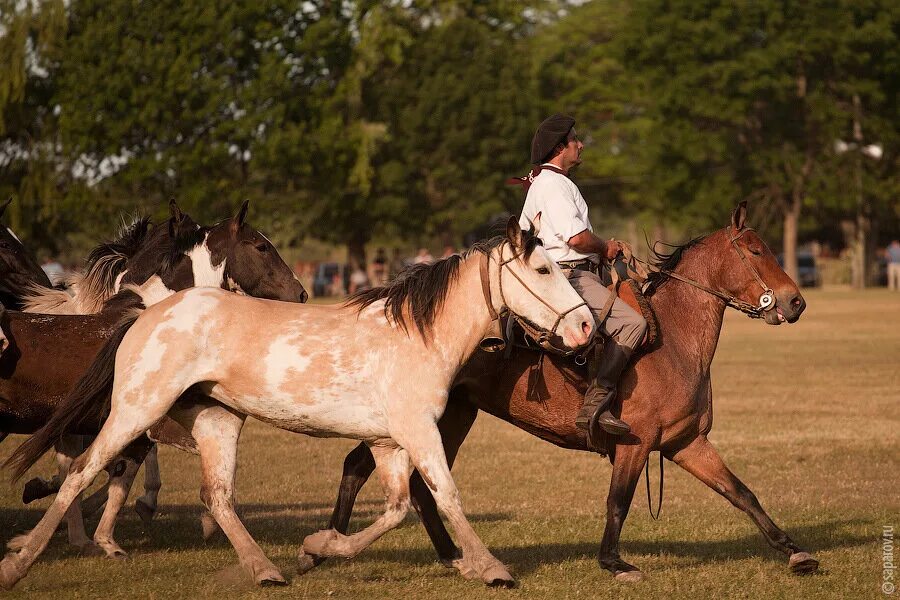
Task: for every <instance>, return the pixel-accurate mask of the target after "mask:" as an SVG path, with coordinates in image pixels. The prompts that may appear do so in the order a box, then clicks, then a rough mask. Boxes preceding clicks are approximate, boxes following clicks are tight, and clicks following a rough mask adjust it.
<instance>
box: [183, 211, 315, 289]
mask: <svg viewBox="0 0 900 600" xmlns="http://www.w3.org/2000/svg"><path fill="white" fill-rule="evenodd" d="M249 204H250V203H249V201H246V200H245V201H244V203H243V204H241V208H240V209H239V210H238V212H237V214H236V215H235V216H234V217H232V218H230V219H226V220H224V221H222V222H221V223H218V224H216V225H214V226H212V227H210V228H208V229H206V230H205V232H204V233H205V240H204V242H203V244H202V246H203V247H204V248H205V249H206V252H205V253H204V252H199V253H191V259H192V260H193V261H195V264H194V267H193V270H194V273H195V278H196V277H197V274H198V265H197V264H196V262H197V261H198V260H199V261H201V262H202V261H204V260H208V261H209V264H210V266H211V267H212V268H213V269H216V270H217V271H218V270H219V269H221V270H222V271H221V276H222V278H223V279H222V281H223V284H222V287H223V288H225V289H228V290H231V291H234V292H238V293H243V294H247V295H248V296H254V297H256V298H266V299H269V300H283V301H285V302H306V301H307V299H308V298H309V294H308V293H307V292H306V290H305V289H303V285H302V284H301V283H300V281H299V280H298V279H297V276H296V275H295V274H294V272H293V271H292V270H291V268H290V267H289V266H288V265H287V263H286V262H284V259H283V258H281V255H280V254H279V253H278V251H277V250H276V249H275V246H273V245H272V242H270V241H269V240H268V238H266V236H264V235H263V234H261V233H260V232H259V231H257V230H256V229H254V228H253V227H251V226H250V225H249V224H248V223H247V222H246V217H247V208H248V206H249ZM200 270H202V267H200ZM195 285H201V284H200V283H197V282H195Z"/></svg>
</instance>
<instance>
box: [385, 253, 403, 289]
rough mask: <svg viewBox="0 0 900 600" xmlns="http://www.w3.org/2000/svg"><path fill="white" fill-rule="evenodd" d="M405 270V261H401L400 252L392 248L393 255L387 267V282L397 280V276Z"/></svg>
mask: <svg viewBox="0 0 900 600" xmlns="http://www.w3.org/2000/svg"><path fill="white" fill-rule="evenodd" d="M405 268H406V261H405V260H403V255H402V254H401V252H400V248H394V254H393V256H391V262H390V264H389V265H388V280H389V281H393V280H394V279H396V278H397V275H399V274H400V273H402V272H403V269H405Z"/></svg>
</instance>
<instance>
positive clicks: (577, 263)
mask: <svg viewBox="0 0 900 600" xmlns="http://www.w3.org/2000/svg"><path fill="white" fill-rule="evenodd" d="M556 264H558V265H559V267H560V268H561V269H578V270H579V271H590V272H591V273H596V272H597V264H596V263H594V262H592V261H590V260H587V259H584V260H561V261H559V262H558V263H556Z"/></svg>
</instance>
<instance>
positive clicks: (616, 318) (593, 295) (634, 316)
mask: <svg viewBox="0 0 900 600" xmlns="http://www.w3.org/2000/svg"><path fill="white" fill-rule="evenodd" d="M567 276H568V277H569V283H571V284H572V287H573V288H575V291H576V292H578V293H579V294H580V295H581V297H582V298H584V301H585V302H587V305H588V307H589V308H590V309H591V312H592V313H594V319H595V320H599V318H600V312H601V311H602V310H603V307H604V306H606V301H607V300H608V299H609V296H610V294H611V293H612V292H610V291H609V290H608V289H606V286H605V285H603V281H601V279H600V277H598V276H597V275H595V274H594V273H591V272H590V271H581V270H579V269H572V270H570V271H568V273H567ZM600 331H602V332H603V333H604V334H605V335H607V336H609V337H611V338H612V339H614V340H615V341H616V342H617V343H618V344H619V345H621V346H626V347H628V348H631V349H632V350H634V349H635V348H637V345H638V344H640V343H641V340H642V339H644V333H646V331H647V321H646V320H645V319H644V317H643V316H642V315H641V314H640V313H638V312H637V311H635V310H634V309H633V308H631V307H630V306H629V305H628V304H626V303H625V301H624V300H622V299H621V298H616V300H615V302H613V305H612V310H610V311H609V317H608V318H607V319H606V321H605V322H604V323H603V325H602V327H601V329H600Z"/></svg>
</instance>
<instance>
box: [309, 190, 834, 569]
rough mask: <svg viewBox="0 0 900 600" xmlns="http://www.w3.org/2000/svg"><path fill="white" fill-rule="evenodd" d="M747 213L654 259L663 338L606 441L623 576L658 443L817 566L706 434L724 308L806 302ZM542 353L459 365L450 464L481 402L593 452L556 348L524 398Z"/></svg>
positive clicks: (364, 474)
mask: <svg viewBox="0 0 900 600" xmlns="http://www.w3.org/2000/svg"><path fill="white" fill-rule="evenodd" d="M745 217H746V205H745V203H742V204H741V205H740V206H738V208H737V209H736V210H735V211H734V214H733V215H732V223H731V225H730V226H729V227H726V228H724V229H722V230H719V231H717V232H715V233H713V234H710V235H708V236H706V237H704V238H700V239H697V240H694V241H692V242H690V243H688V244H686V245H685V246H682V247H679V248H677V249H676V250H675V251H674V252H673V253H672V254H670V255H665V256H662V257H660V261H659V264H658V265H657V266H658V267H660V268H661V269H662V270H663V271H670V272H671V273H672V274H671V275H666V274H664V273H659V274H656V275H654V276H653V279H652V280H651V286H650V291H649V292H648V296H649V300H650V303H651V306H652V308H653V310H654V312H655V313H656V315H657V319H658V322H659V331H660V336H659V339H658V340H657V342H656V343H655V344H654V346H653V347H652V348H650V349H648V351H647V352H646V353H645V354H643V355H642V356H641V357H640V358H639V359H638V360H637V361H636V362H635V363H634V364H633V365H632V366H630V367H629V368H628V369H627V370H626V372H625V374H624V375H623V378H622V381H621V383H620V398H621V405H620V409H621V416H622V418H623V419H624V420H625V421H626V422H627V423H629V424H630V425H631V427H632V432H631V434H630V435H628V436H625V437H620V438H608V439H607V447H608V454H609V459H610V461H611V462H612V465H613V472H612V480H611V481H610V487H609V495H608V496H607V514H606V530H605V532H604V534H603V541H602V542H601V545H600V553H599V556H598V558H599V562H600V565H601V566H602V567H603V568H604V569H607V570H609V571H610V572H612V573H613V574H614V575H615V576H616V579H618V580H620V581H637V580H639V579H640V578H641V577H642V575H641V572H640V571H639V570H638V569H637V568H636V567H634V566H632V565H630V564H628V563H627V562H625V561H624V560H622V559H621V558H620V556H619V536H620V534H621V532H622V526H623V524H624V522H625V518H626V517H627V515H628V508H629V507H630V505H631V500H632V497H633V495H634V490H635V486H636V485H637V482H638V479H639V478H640V474H641V469H642V468H643V467H644V465H645V463H646V462H647V459H648V456H649V454H650V452H652V451H655V450H656V451H659V452H661V453H662V455H663V456H665V457H666V458H667V459H669V460H671V461H674V462H675V463H676V464H677V465H679V466H680V467H682V468H683V469H685V470H686V471H688V472H689V473H691V474H692V475H694V476H695V477H697V478H698V479H699V480H700V481H702V482H703V483H705V484H706V485H708V486H709V487H711V488H712V489H713V490H715V491H716V492H718V493H719V494H721V495H723V496H724V497H725V498H726V499H727V500H728V501H730V502H731V503H732V504H733V505H734V506H736V507H737V508H739V509H741V510H743V511H744V512H746V513H747V514H748V515H749V516H750V518H751V519H753V521H754V522H755V523H756V525H757V526H758V527H759V529H760V531H762V534H763V536H764V537H765V539H766V541H767V542H768V543H769V544H770V545H771V546H772V547H773V548H775V549H777V550H780V551H782V552H784V553H785V554H786V555H788V556H789V565H790V568H791V570H792V571H793V572H795V573H809V572H813V571H815V570H816V569H817V568H818V561H817V560H816V559H814V558H813V557H812V556H811V555H810V554H808V553H807V552H804V551H803V550H801V548H800V547H799V546H797V545H796V544H795V543H794V542H793V541H792V540H791V538H790V537H788V535H787V534H786V533H785V532H783V531H782V530H781V529H779V528H778V527H777V526H776V525H775V523H773V522H772V519H770V518H769V515H767V514H766V512H765V511H764V510H763V508H762V506H760V504H759V502H758V501H757V499H756V496H754V494H753V492H751V491H750V490H749V489H748V488H747V486H745V485H744V484H743V483H742V482H741V480H740V479H738V478H737V477H736V476H735V475H734V474H733V473H732V472H731V471H730V470H729V469H728V467H726V466H725V463H724V462H723V460H722V458H721V457H720V456H719V453H718V451H717V450H716V449H715V447H713V445H712V444H711V443H710V442H709V440H708V439H707V434H708V433H709V431H710V429H711V428H712V388H711V384H710V364H711V363H712V359H713V355H714V354H715V351H716V345H717V343H718V340H719V333H720V330H721V328H722V319H723V315H724V312H725V308H726V306H727V305H732V306H735V307H736V308H742V309H743V310H745V312H751V313H754V314H755V315H756V316H761V315H762V314H764V315H765V320H766V322H767V323H769V324H770V325H778V324H780V323H781V322H783V321H787V322H789V323H793V322H794V321H796V320H797V319H798V318H799V317H800V313H802V312H803V309H804V308H805V306H806V304H805V301H804V300H803V297H802V296H801V295H800V291H799V290H798V288H797V286H796V284H794V282H793V281H791V279H790V278H789V277H788V276H787V275H786V274H785V273H784V271H783V270H782V269H781V267H779V265H778V262H777V261H776V259H775V257H774V256H773V255H772V253H771V251H770V250H769V249H768V247H766V245H765V243H764V242H763V241H762V240H761V239H760V238H759V236H758V235H757V234H756V233H755V232H754V231H753V230H752V229H749V228H745V226H744V220H745ZM685 280H687V281H685ZM703 288H707V289H706V290H704V289H703ZM766 289H769V290H771V291H772V292H773V293H774V297H773V298H772V300H774V301H775V303H774V305H773V306H771V307H770V310H769V311H766V312H764V313H763V311H759V310H758V309H759V307H758V306H755V304H756V303H755V302H753V299H756V298H760V304H761V305H763V306H764V305H766V304H768V303H769V302H768V301H766V300H765V299H763V298H762V297H761V296H760V294H761V293H763V292H765V291H766ZM726 299H729V300H728V301H727V302H726ZM537 359H538V355H537V354H536V353H535V352H531V351H527V350H520V349H515V350H514V351H513V353H512V355H511V356H510V358H509V359H508V360H507V359H505V358H504V357H503V355H502V354H500V353H497V354H489V353H485V352H479V353H476V354H475V355H474V356H473V358H472V359H471V360H470V361H469V362H468V363H467V364H466V365H465V367H463V369H462V371H461V372H460V373H459V375H458V376H457V378H456V380H455V383H454V387H453V390H452V392H451V401H450V402H449V403H448V405H447V410H446V411H445V413H444V415H443V418H442V419H441V422H440V429H441V433H442V435H443V439H444V446H445V450H446V453H447V458H448V460H449V461H450V464H451V465H452V462H453V460H454V458H455V457H456V454H457V451H458V450H459V447H460V445H461V444H462V442H463V441H464V440H465V438H466V435H467V434H468V432H469V429H470V427H471V426H472V423H473V422H474V420H475V416H476V414H477V412H478V410H479V409H481V410H483V411H485V412H488V413H491V414H493V415H495V416H497V417H499V418H501V419H503V420H505V421H508V422H510V423H512V424H513V425H515V426H517V427H520V428H521V429H524V430H525V431H527V432H529V433H531V434H533V435H535V436H537V437H539V438H541V439H544V440H547V441H549V442H551V443H553V444H555V445H557V446H561V447H563V448H571V449H574V450H589V449H588V448H587V447H586V446H585V443H584V435H583V434H582V433H580V432H579V430H578V429H576V427H575V415H576V414H577V413H578V409H579V408H580V407H581V405H582V401H583V393H584V391H585V389H586V387H587V382H586V381H585V380H584V376H583V373H581V372H579V371H578V370H576V369H575V368H574V365H571V364H569V362H568V361H566V360H565V359H559V358H556V357H553V356H550V357H549V360H545V361H543V364H544V369H543V384H542V387H543V390H542V392H543V393H541V394H540V395H541V401H534V400H532V399H529V374H530V373H531V371H532V369H533V368H535V365H536V364H537ZM610 442H611V443H610ZM373 468H374V462H373V460H372V458H371V454H370V453H369V451H368V449H367V448H366V447H365V446H359V447H357V448H356V449H354V450H353V451H352V452H351V453H350V454H349V455H348V456H347V459H346V461H345V463H344V476H343V479H342V481H341V486H340V490H339V495H338V499H337V503H336V506H335V509H334V513H333V515H332V518H331V523H330V526H331V527H332V528H334V529H336V530H338V531H340V532H345V531H346V530H347V528H348V525H349V521H350V515H351V513H352V510H353V503H354V501H355V498H356V495H357V493H358V492H359V490H360V489H361V488H362V485H363V484H364V483H365V481H366V480H367V479H368V477H369V475H370V474H371V472H372V470H373ZM411 486H412V493H413V497H414V503H415V505H416V508H417V510H418V511H419V514H420V515H421V517H422V521H423V523H424V524H425V527H426V529H427V530H428V534H429V536H430V537H431V539H432V542H433V543H434V544H435V548H436V550H437V552H438V555H439V558H440V560H441V561H442V562H444V563H445V564H449V563H450V562H451V561H453V560H454V559H455V558H456V555H457V550H456V546H455V545H454V543H453V541H452V540H451V539H450V536H449V535H448V533H447V531H446V529H445V528H444V526H443V524H442V522H441V520H440V518H439V517H438V514H437V512H436V511H435V506H434V501H433V500H432V498H431V495H430V493H429V490H428V487H427V486H426V485H425V484H424V483H423V481H422V479H421V478H420V477H419V474H418V473H414V474H413V477H412V480H411ZM321 560H322V559H321V558H320V557H316V556H305V557H304V556H301V560H300V569H301V571H305V570H308V569H309V568H312V567H313V566H315V565H316V564H318V563H319V562H320V561H321Z"/></svg>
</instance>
